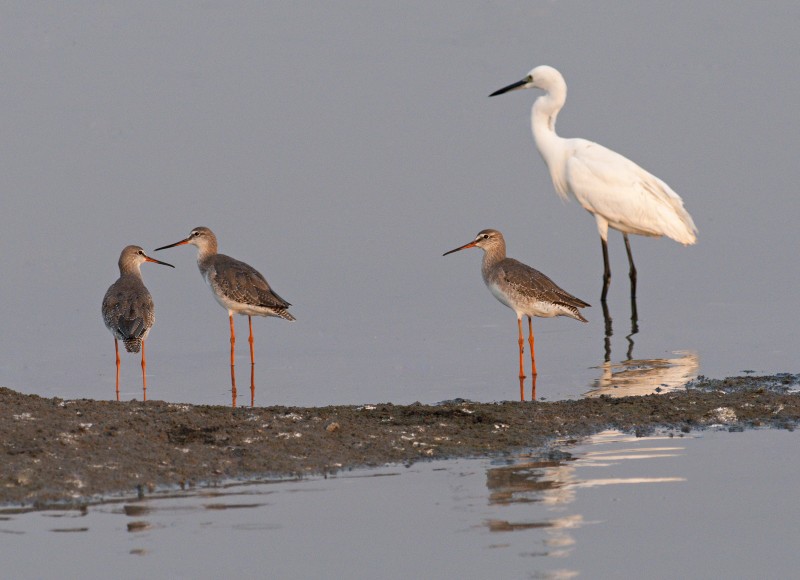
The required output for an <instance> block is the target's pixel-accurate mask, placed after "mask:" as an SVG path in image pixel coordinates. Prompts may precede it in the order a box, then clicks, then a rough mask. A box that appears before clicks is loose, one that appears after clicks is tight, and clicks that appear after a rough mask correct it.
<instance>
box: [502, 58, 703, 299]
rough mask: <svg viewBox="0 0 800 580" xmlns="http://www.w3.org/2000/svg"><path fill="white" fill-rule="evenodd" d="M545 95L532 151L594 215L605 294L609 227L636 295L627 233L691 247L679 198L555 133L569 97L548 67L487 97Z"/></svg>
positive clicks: (609, 156)
mask: <svg viewBox="0 0 800 580" xmlns="http://www.w3.org/2000/svg"><path fill="white" fill-rule="evenodd" d="M534 88H535V89H541V90H543V91H545V93H544V94H543V95H541V96H540V97H538V98H537V99H536V101H534V103H533V108H532V109H531V129H532V131H533V138H534V140H535V142H536V147H537V148H538V150H539V153H540V154H541V156H542V159H544V162H545V163H546V164H547V168H548V169H549V170H550V177H551V178H552V180H553V185H554V186H555V189H556V192H558V194H559V195H560V196H561V197H562V198H564V199H567V198H568V197H569V196H570V195H571V196H573V197H574V198H575V199H576V200H578V203H580V204H581V206H582V207H583V208H584V209H586V210H587V211H588V212H590V213H591V214H592V215H594V217H595V219H596V220H597V230H598V232H599V233H600V238H601V241H602V245H603V258H604V266H605V271H604V287H603V299H604V300H605V296H606V292H607V290H608V282H609V280H610V278H611V273H610V270H609V266H608V248H607V242H608V228H609V227H610V228H613V229H615V230H619V231H620V232H622V235H623V236H624V238H625V244H626V247H627V249H628V258H629V261H630V266H631V296H635V293H636V286H635V284H636V269H635V267H634V265H633V257H632V255H631V253H630V245H629V242H628V234H637V235H640V236H656V237H658V236H667V237H668V238H672V239H673V240H675V241H676V242H680V243H681V244H694V243H695V241H696V240H697V228H696V227H695V225H694V221H692V217H691V216H690V215H689V212H687V211H686V210H685V209H684V207H683V200H682V199H681V198H680V196H679V195H678V194H677V193H675V192H674V191H673V190H672V189H671V188H670V187H669V186H668V185H667V184H666V183H664V182H663V181H662V180H661V179H659V178H658V177H656V176H654V175H652V174H650V173H648V172H647V171H645V170H644V169H642V168H641V167H639V166H638V165H636V164H635V163H634V162H633V161H631V160H630V159H628V158H626V157H623V156H622V155H620V154H619V153H616V152H615V151H612V150H610V149H607V148H606V147H603V146H602V145H598V144H597V143H593V142H592V141H588V140H586V139H565V138H563V137H560V136H559V135H558V134H557V133H556V131H555V128H556V118H557V117H558V113H559V111H561V108H562V107H563V106H564V103H565V101H566V99H567V84H566V82H565V81H564V77H563V76H561V73H560V72H558V71H557V70H556V69H554V68H553V67H550V66H546V65H543V66H537V67H536V68H534V69H533V70H532V71H530V72H529V73H528V75H527V76H526V77H525V78H524V79H522V80H521V81H519V82H516V83H513V84H511V85H508V86H507V87H504V88H502V89H500V90H498V91H495V92H494V93H492V94H491V95H489V96H492V97H493V96H496V95H501V94H503V93H507V92H510V91H514V90H519V89H534Z"/></svg>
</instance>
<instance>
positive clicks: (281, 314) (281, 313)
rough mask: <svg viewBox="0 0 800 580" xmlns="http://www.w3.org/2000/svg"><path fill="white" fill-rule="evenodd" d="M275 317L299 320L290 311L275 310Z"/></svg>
mask: <svg viewBox="0 0 800 580" xmlns="http://www.w3.org/2000/svg"><path fill="white" fill-rule="evenodd" d="M275 315H276V316H279V317H281V318H283V319H284V320H289V321H292V320H297V319H296V318H295V317H294V316H292V315H291V313H290V312H289V311H288V310H277V309H276V310H275Z"/></svg>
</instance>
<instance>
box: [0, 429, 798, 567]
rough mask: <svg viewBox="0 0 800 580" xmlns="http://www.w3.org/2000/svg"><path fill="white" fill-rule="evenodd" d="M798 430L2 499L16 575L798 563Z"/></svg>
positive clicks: (607, 437) (1, 525)
mask: <svg viewBox="0 0 800 580" xmlns="http://www.w3.org/2000/svg"><path fill="white" fill-rule="evenodd" d="M797 443H798V442H797V434H796V433H789V432H786V431H748V432H745V433H727V432H715V431H706V432H703V433H701V434H692V435H690V436H687V437H673V438H670V437H652V438H646V439H636V438H633V437H630V436H625V435H622V434H620V433H617V432H606V433H601V434H599V435H597V436H595V437H593V438H591V439H590V440H589V441H587V442H585V443H584V444H581V445H579V446H577V447H575V446H563V447H560V448H556V450H557V451H567V452H568V453H569V455H564V454H563V453H562V455H561V458H560V459H558V455H557V454H554V455H553V457H554V458H553V459H550V460H541V459H538V458H534V457H530V456H524V455H522V456H515V457H510V458H508V459H503V460H493V461H492V460H485V459H484V460H477V459H476V460H458V461H437V462H433V463H421V464H415V465H413V466H411V467H408V468H406V467H400V466H387V467H385V468H382V469H377V470H369V471H354V472H349V473H344V474H341V475H339V476H337V477H333V478H330V479H327V480H320V479H311V480H304V481H290V482H283V483H270V484H251V485H238V486H236V485H234V486H230V487H226V488H219V489H216V490H206V491H203V492H200V493H194V494H182V495H176V496H172V497H165V498H162V499H156V498H151V499H147V500H144V501H135V500H134V501H126V502H117V503H111V504H106V505H99V506H93V507H90V508H88V510H86V511H85V512H72V511H63V510H62V511H58V510H54V511H46V512H32V513H27V514H0V518H2V519H0V533H2V538H3V541H2V543H0V556H2V560H3V573H4V575H6V576H7V577H13V578H56V577H57V578H110V577H116V578H143V577H158V578H219V577H221V576H225V577H237V578H267V577H269V578H320V577H328V578H353V579H356V578H365V579H366V578H574V577H583V578H643V577H646V578H790V577H794V576H795V572H796V568H797V558H796V546H795V543H796V542H795V539H796V538H797V534H798V531H800V530H798V523H797V522H798V521H800V507H798V506H800V502H798V493H797V491H796V489H795V486H794V485H792V486H789V487H788V488H787V486H786V482H787V481H794V480H795V479H796V465H797V459H798V454H797ZM787 490H788V491H787ZM34 546H36V547H38V548H37V549H34ZM43 550H44V552H43ZM43 554H46V557H43Z"/></svg>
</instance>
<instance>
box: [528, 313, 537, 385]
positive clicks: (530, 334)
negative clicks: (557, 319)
mask: <svg viewBox="0 0 800 580" xmlns="http://www.w3.org/2000/svg"><path fill="white" fill-rule="evenodd" d="M528 343H529V344H530V345H531V374H532V375H533V376H534V377H535V376H536V375H537V374H538V373H537V372H536V351H535V349H534V348H533V324H532V323H531V317H530V316H528Z"/></svg>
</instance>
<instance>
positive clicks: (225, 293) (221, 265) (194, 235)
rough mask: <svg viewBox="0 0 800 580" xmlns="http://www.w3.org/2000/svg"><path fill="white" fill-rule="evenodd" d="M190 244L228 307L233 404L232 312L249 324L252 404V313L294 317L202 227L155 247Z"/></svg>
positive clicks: (257, 275) (217, 295)
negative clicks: (220, 247)
mask: <svg viewBox="0 0 800 580" xmlns="http://www.w3.org/2000/svg"><path fill="white" fill-rule="evenodd" d="M184 244H191V245H193V246H196V247H197V267H198V268H200V274H202V276H203V279H204V280H205V281H206V283H207V284H208V286H209V288H211V292H212V294H213V295H214V298H215V299H216V301H217V302H219V304H220V305H221V306H222V307H223V308H224V309H225V310H227V311H228V318H229V320H230V328H231V393H232V395H233V406H236V371H235V360H236V359H235V343H236V332H235V330H234V323H233V315H234V314H244V315H246V316H247V321H248V324H249V326H250V338H249V342H250V365H251V367H250V404H251V405H255V390H256V386H255V364H256V361H255V351H254V348H253V344H254V339H253V321H252V318H251V317H252V316H276V317H279V318H283V319H284V320H290V321H291V320H294V319H295V318H294V316H292V315H291V314H290V313H289V306H291V304H289V303H288V302H287V301H286V300H284V299H283V298H281V297H280V296H278V294H276V293H275V291H273V290H272V288H270V285H269V284H268V283H267V280H266V279H265V278H264V276H262V275H261V274H260V273H259V272H258V271H257V270H256V269H255V268H253V267H252V266H249V265H248V264H245V263H244V262H240V261H239V260H236V259H234V258H231V257H230V256H226V255H225V254H219V253H217V237H216V236H215V235H214V232H212V231H211V230H210V229H208V228H205V227H197V228H194V229H193V230H192V231H191V233H190V234H189V237H188V238H186V239H185V240H181V241H179V242H175V243H174V244H169V245H167V246H162V247H160V248H156V251H158V250H164V249H166V248H172V247H174V246H182V245H184Z"/></svg>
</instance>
